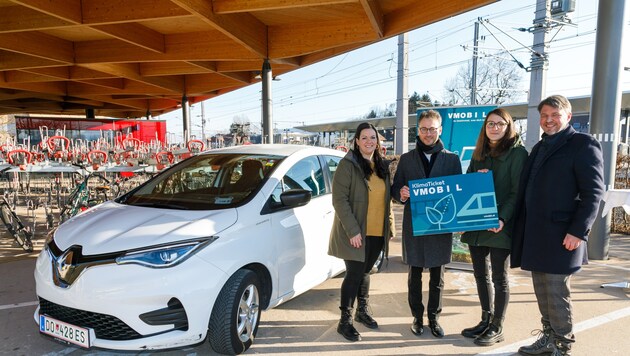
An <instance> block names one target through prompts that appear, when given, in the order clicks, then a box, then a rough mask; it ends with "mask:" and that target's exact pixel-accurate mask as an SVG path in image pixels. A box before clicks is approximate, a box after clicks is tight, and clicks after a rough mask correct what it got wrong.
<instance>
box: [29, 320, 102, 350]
mask: <svg viewBox="0 0 630 356" xmlns="http://www.w3.org/2000/svg"><path fill="white" fill-rule="evenodd" d="M39 332H41V333H43V334H46V335H50V336H53V337H55V338H57V339H59V340H62V341H65V342H69V343H72V344H75V345H79V346H81V347H85V348H89V347H90V330H89V329H86V328H81V327H78V326H74V325H72V324H68V323H64V322H63V321H59V320H57V319H53V318H51V317H49V316H47V315H40V316H39Z"/></svg>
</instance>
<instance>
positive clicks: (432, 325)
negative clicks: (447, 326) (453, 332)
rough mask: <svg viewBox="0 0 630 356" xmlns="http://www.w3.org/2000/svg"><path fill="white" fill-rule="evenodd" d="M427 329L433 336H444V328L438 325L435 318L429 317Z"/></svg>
mask: <svg viewBox="0 0 630 356" xmlns="http://www.w3.org/2000/svg"><path fill="white" fill-rule="evenodd" d="M429 329H430V330H431V334H433V336H435V337H444V329H442V327H441V326H440V324H439V323H438V321H437V319H429Z"/></svg>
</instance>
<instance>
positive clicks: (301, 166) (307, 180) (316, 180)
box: [271, 156, 326, 203]
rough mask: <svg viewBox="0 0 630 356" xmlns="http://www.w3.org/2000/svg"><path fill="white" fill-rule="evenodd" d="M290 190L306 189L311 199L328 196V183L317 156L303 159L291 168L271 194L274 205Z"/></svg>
mask: <svg viewBox="0 0 630 356" xmlns="http://www.w3.org/2000/svg"><path fill="white" fill-rule="evenodd" d="M290 189H305V190H308V191H310V192H311V197H313V198H315V197H317V196H320V195H323V194H326V181H325V178H324V174H323V170H322V166H321V164H320V163H319V160H318V159H317V157H316V156H311V157H307V158H304V159H302V160H301V161H299V162H297V163H296V164H294V165H293V167H291V168H290V169H289V170H288V171H287V173H286V174H285V175H284V177H282V180H281V181H280V182H279V183H278V184H277V185H276V187H275V188H274V190H273V193H272V194H271V200H272V201H273V202H274V203H280V194H282V192H285V191H287V190H290Z"/></svg>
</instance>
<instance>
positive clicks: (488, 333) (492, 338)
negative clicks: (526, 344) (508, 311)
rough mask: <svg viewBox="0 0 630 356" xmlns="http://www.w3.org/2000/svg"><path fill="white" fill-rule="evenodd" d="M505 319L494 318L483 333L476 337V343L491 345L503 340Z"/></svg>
mask: <svg viewBox="0 0 630 356" xmlns="http://www.w3.org/2000/svg"><path fill="white" fill-rule="evenodd" d="M504 339H505V338H504V337H503V320H497V319H493V320H492V323H490V326H488V328H487V329H486V330H484V332H483V333H481V335H479V336H477V338H476V339H475V344H477V345H480V346H490V345H494V344H496V343H497V342H501V341H503V340H504Z"/></svg>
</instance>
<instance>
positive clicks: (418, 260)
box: [391, 110, 462, 337]
mask: <svg viewBox="0 0 630 356" xmlns="http://www.w3.org/2000/svg"><path fill="white" fill-rule="evenodd" d="M441 133H442V117H441V116H440V114H439V113H438V112H437V111H435V110H428V111H424V112H422V114H421V115H420V118H419V120H418V139H417V141H416V149H414V150H411V151H409V152H407V153H405V154H403V155H402V156H400V161H399V162H398V167H397V169H396V175H395V176H394V182H393V184H392V188H391V196H392V198H393V199H395V200H397V201H399V202H401V203H403V204H405V209H404V213H403V228H402V232H403V262H404V263H406V264H407V265H409V273H408V277H407V285H408V287H409V294H408V301H409V307H410V308H411V314H412V315H413V317H414V319H413V322H412V324H411V331H412V332H413V333H414V334H415V335H417V336H420V335H422V333H423V332H424V329H423V320H422V317H423V314H424V305H423V304H422V270H423V268H428V269H429V276H430V277H429V302H428V304H427V317H428V320H429V329H431V333H432V334H433V336H435V337H443V336H444V330H443V329H442V327H441V326H440V324H439V323H438V316H439V315H440V313H441V312H442V291H443V289H444V265H446V264H447V263H449V262H451V249H452V245H453V234H452V233H445V234H437V235H425V236H414V235H413V227H412V225H411V220H412V216H411V205H410V204H406V203H407V202H408V201H409V186H408V184H409V181H410V180H416V179H424V178H432V177H441V176H449V175H456V174H461V173H462V166H461V163H460V161H459V157H458V156H457V155H456V154H454V153H451V152H449V151H447V150H445V149H444V144H443V143H442V140H440V134H441Z"/></svg>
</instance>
